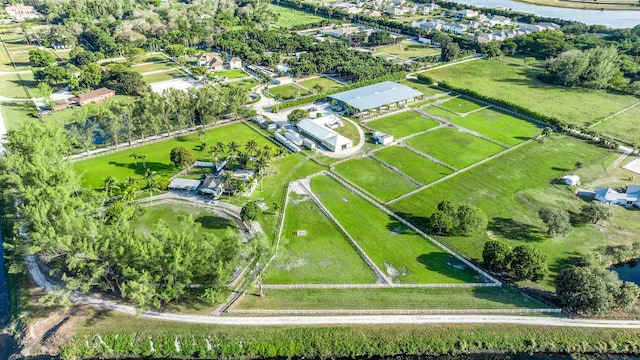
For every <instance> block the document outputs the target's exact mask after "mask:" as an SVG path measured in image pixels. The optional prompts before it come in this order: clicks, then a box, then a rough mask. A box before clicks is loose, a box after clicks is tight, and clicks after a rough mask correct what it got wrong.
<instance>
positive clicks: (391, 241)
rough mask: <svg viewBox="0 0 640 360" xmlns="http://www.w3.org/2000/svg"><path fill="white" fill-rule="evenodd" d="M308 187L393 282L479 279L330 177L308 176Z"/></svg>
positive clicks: (476, 280) (451, 281)
mask: <svg viewBox="0 0 640 360" xmlns="http://www.w3.org/2000/svg"><path fill="white" fill-rule="evenodd" d="M311 188H312V190H313V192H314V193H315V194H316V195H317V196H318V198H319V199H320V201H322V203H323V205H324V206H325V207H326V208H327V209H328V210H329V211H330V212H331V213H332V214H333V216H335V217H336V218H337V219H338V221H339V222H340V224H341V225H342V226H343V227H344V228H345V229H346V230H347V232H348V233H349V234H350V235H351V236H352V237H353V238H354V239H355V240H356V242H358V244H359V245H360V247H362V249H363V250H364V252H365V253H367V255H369V257H370V258H371V259H372V260H373V262H374V263H375V264H376V265H377V266H378V268H380V269H381V270H382V271H383V272H386V273H387V274H388V275H389V276H390V277H392V278H394V281H395V282H401V283H465V282H478V281H480V279H479V278H478V274H477V273H475V272H474V271H471V270H470V269H464V270H459V269H456V268H454V267H452V266H450V265H448V264H447V263H450V264H459V263H458V261H457V260H456V259H455V258H454V257H453V256H451V255H449V254H448V253H446V252H444V251H442V250H441V249H439V248H437V247H436V246H435V245H433V244H432V243H431V242H430V241H429V240H427V239H425V238H423V237H422V236H420V235H419V234H416V233H415V232H413V231H412V230H411V229H409V228H408V227H406V226H405V225H404V224H402V223H400V222H398V221H397V220H396V219H394V218H392V217H390V216H389V215H387V214H385V213H383V212H382V211H380V210H378V208H376V207H375V206H373V205H371V204H370V203H369V202H367V201H366V200H364V199H362V198H360V197H359V196H356V195H354V194H353V193H352V192H351V191H349V190H348V189H346V188H345V187H343V186H342V185H340V184H339V183H337V182H336V181H334V180H333V179H331V178H329V177H326V176H316V177H314V178H313V179H312V180H311ZM364 225H366V226H364Z"/></svg>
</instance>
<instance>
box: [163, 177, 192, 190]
mask: <svg viewBox="0 0 640 360" xmlns="http://www.w3.org/2000/svg"><path fill="white" fill-rule="evenodd" d="M198 186H200V180H192V179H181V178H175V179H173V181H171V183H170V184H169V186H167V189H169V190H183V191H194V190H196V189H197V188H198Z"/></svg>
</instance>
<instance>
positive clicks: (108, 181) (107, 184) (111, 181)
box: [102, 176, 118, 197]
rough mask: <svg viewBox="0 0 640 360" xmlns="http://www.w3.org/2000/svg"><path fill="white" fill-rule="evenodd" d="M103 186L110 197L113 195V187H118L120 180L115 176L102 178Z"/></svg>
mask: <svg viewBox="0 0 640 360" xmlns="http://www.w3.org/2000/svg"><path fill="white" fill-rule="evenodd" d="M102 186H103V188H104V191H105V192H108V193H109V197H112V196H113V189H117V188H118V180H117V179H116V178H115V177H113V176H109V177H106V178H104V179H103V180H102Z"/></svg>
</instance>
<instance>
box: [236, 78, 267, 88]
mask: <svg viewBox="0 0 640 360" xmlns="http://www.w3.org/2000/svg"><path fill="white" fill-rule="evenodd" d="M229 85H230V86H238V87H241V88H243V89H245V90H247V91H250V90H251V89H252V88H254V87H256V86H258V85H260V83H259V82H258V81H256V80H255V79H254V78H251V79H243V80H240V81H234V82H232V83H229Z"/></svg>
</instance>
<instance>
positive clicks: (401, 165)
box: [375, 146, 452, 184]
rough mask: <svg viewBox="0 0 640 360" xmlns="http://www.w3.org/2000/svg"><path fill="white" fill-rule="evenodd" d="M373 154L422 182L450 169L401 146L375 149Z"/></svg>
mask: <svg viewBox="0 0 640 360" xmlns="http://www.w3.org/2000/svg"><path fill="white" fill-rule="evenodd" d="M375 156H376V157H378V158H380V159H382V160H384V161H385V162H387V163H389V164H390V165H392V166H395V167H396V168H397V169H398V170H400V171H402V172H403V173H405V174H407V175H409V176H410V177H412V178H413V179H415V180H417V181H419V182H421V183H422V184H429V183H431V182H432V181H435V180H438V179H440V178H442V177H444V176H447V175H449V174H451V172H452V170H451V169H448V168H446V167H444V166H442V165H440V164H437V163H434V162H433V161H430V160H428V159H426V158H424V157H422V156H420V155H418V154H416V153H415V152H413V151H411V150H409V149H406V148H404V147H401V146H389V147H386V148H384V149H382V150H380V151H376V153H375Z"/></svg>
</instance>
